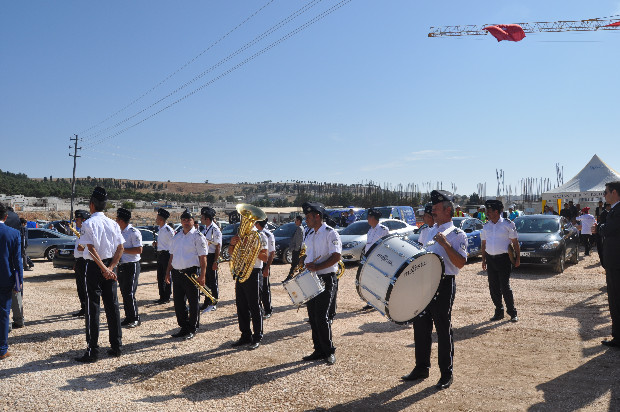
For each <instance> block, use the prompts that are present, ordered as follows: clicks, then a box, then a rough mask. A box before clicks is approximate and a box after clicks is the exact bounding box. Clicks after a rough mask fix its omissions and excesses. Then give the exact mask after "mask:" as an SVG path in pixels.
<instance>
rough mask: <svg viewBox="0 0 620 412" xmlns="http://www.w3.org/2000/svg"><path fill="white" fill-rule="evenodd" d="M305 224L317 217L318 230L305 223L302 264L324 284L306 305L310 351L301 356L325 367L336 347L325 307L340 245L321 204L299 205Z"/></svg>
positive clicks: (331, 288) (333, 278) (330, 293)
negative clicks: (331, 260)
mask: <svg viewBox="0 0 620 412" xmlns="http://www.w3.org/2000/svg"><path fill="white" fill-rule="evenodd" d="M302 209H303V212H304V214H305V215H306V222H309V217H310V216H313V217H312V219H313V220H314V219H316V217H315V216H314V214H318V216H320V217H321V219H320V220H318V221H320V227H318V229H315V228H314V227H311V224H310V223H309V224H308V227H309V229H310V230H309V231H308V232H307V235H306V237H305V240H304V244H305V245H306V259H305V265H306V268H308V269H309V270H311V271H314V272H316V274H317V275H318V277H319V278H320V279H321V280H322V281H323V282H324V284H325V290H324V291H323V292H321V293H320V294H318V295H317V296H315V297H314V298H312V299H310V300H309V301H308V303H307V308H308V318H309V320H310V327H311V329H312V343H313V346H314V352H313V353H312V354H311V355H309V356H306V357H304V360H316V359H326V360H327V363H328V364H333V363H334V362H335V361H336V358H335V352H336V348H335V346H334V343H333V341H332V330H331V322H329V319H328V312H329V308H330V306H331V304H332V300H333V299H334V287H335V284H336V271H337V270H338V261H339V260H340V255H341V254H342V242H341V240H340V235H339V234H338V232H336V231H335V230H334V229H333V228H331V227H329V226H328V225H327V224H326V223H325V222H324V221H322V218H323V216H325V208H324V206H323V205H322V204H321V203H308V202H306V203H304V204H303V205H302ZM334 256H337V259H336V260H335V262H334V264H333V265H331V266H328V267H325V268H321V269H318V270H313V269H312V268H313V267H314V266H319V265H321V264H322V263H324V262H327V261H329V260H330V259H332V258H333V257H334Z"/></svg>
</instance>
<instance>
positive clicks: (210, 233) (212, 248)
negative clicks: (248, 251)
mask: <svg viewBox="0 0 620 412" xmlns="http://www.w3.org/2000/svg"><path fill="white" fill-rule="evenodd" d="M200 214H201V215H202V216H203V218H207V219H209V220H210V221H211V224H210V225H209V226H206V227H205V228H204V229H203V230H202V231H201V233H202V235H203V236H204V237H205V239H206V240H207V248H208V250H207V252H208V253H207V274H206V277H205V286H206V287H207V288H209V289H210V290H211V295H213V298H215V299H216V300H217V299H219V296H220V295H219V287H218V279H217V276H218V271H217V269H214V264H215V263H217V262H218V259H219V257H220V252H221V250H222V231H221V230H220V228H219V227H218V226H217V225H216V224H215V223H214V222H213V218H214V217H215V210H214V209H212V208H210V207H203V208H202V210H201V211H200ZM215 266H216V267H217V265H215ZM215 304H216V302H212V301H211V299H210V298H208V297H206V296H205V301H204V304H203V306H202V307H201V309H207V308H208V307H209V306H212V309H213V310H215V309H216V306H215Z"/></svg>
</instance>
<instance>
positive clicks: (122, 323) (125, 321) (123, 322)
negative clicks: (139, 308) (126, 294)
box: [121, 318, 131, 326]
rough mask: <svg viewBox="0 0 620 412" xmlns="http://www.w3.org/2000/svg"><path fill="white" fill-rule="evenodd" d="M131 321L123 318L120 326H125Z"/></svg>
mask: <svg viewBox="0 0 620 412" xmlns="http://www.w3.org/2000/svg"><path fill="white" fill-rule="evenodd" d="M130 323H131V321H130V320H129V319H128V318H125V319H123V321H122V322H121V326H127V325H129V324H130Z"/></svg>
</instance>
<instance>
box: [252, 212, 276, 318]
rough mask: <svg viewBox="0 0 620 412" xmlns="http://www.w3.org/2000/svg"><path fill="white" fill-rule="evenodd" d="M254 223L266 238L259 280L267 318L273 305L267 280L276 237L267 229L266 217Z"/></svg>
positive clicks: (264, 315) (274, 251)
mask: <svg viewBox="0 0 620 412" xmlns="http://www.w3.org/2000/svg"><path fill="white" fill-rule="evenodd" d="M256 224H257V225H259V227H258V229H259V231H261V232H262V233H263V234H264V235H265V237H266V238H267V253H268V258H267V262H265V263H263V271H262V279H261V281H260V286H261V291H260V300H261V306H262V308H263V317H264V318H265V319H268V318H270V317H271V312H273V306H271V283H270V282H269V278H270V277H271V276H270V275H271V263H272V262H273V259H274V258H275V255H276V238H275V237H274V236H273V233H271V231H270V230H269V229H267V219H265V220H264V221H262V222H256Z"/></svg>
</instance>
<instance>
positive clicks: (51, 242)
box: [26, 228, 76, 261]
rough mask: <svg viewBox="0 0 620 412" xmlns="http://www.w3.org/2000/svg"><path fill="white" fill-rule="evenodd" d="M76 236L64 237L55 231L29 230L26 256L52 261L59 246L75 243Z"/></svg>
mask: <svg viewBox="0 0 620 412" xmlns="http://www.w3.org/2000/svg"><path fill="white" fill-rule="evenodd" d="M75 239H76V237H75V236H68V235H63V234H62V233H59V232H57V231H55V230H50V229H42V228H41V229H35V228H28V248H26V255H27V256H28V257H31V258H43V257H44V258H46V259H47V260H49V261H51V260H52V259H54V253H56V249H58V246H60V245H64V244H67V243H70V242H75Z"/></svg>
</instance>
